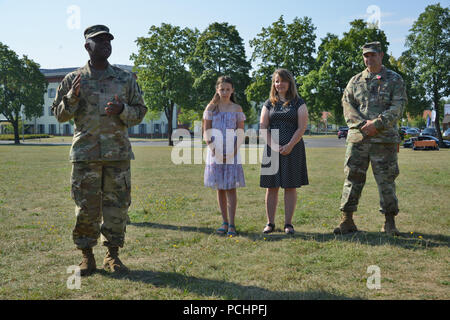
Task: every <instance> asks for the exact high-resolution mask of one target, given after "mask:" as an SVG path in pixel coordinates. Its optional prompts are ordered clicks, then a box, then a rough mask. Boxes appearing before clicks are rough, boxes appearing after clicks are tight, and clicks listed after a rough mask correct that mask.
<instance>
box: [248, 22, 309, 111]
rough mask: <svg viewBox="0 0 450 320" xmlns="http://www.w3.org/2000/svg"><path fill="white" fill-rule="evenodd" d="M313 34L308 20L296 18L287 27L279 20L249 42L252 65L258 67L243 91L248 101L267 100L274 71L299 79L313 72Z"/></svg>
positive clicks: (286, 24) (258, 102) (263, 29)
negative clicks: (287, 72) (251, 51)
mask: <svg viewBox="0 0 450 320" xmlns="http://www.w3.org/2000/svg"><path fill="white" fill-rule="evenodd" d="M315 30H316V28H315V27H314V25H313V24H312V20H311V18H308V17H304V18H297V17H296V18H295V19H294V20H293V21H292V23H286V22H285V21H284V18H283V16H281V17H280V18H279V19H278V20H277V21H275V22H274V23H272V24H271V25H270V26H269V27H267V28H262V30H261V32H260V33H259V34H258V35H257V36H256V38H254V39H253V40H251V41H250V47H252V48H253V53H252V57H251V61H253V62H254V63H256V64H257V67H256V70H255V71H254V72H253V74H252V82H251V84H250V85H249V87H248V88H247V90H246V93H247V96H248V98H249V99H250V100H251V101H255V102H256V103H257V104H260V103H261V102H263V101H265V100H266V99H267V98H268V95H269V91H270V85H271V82H272V74H273V72H274V71H275V69H278V68H285V69H288V70H289V71H291V72H292V73H293V75H294V77H298V76H303V75H306V74H308V73H309V72H310V71H311V70H312V69H313V68H314V65H315V61H314V57H313V54H314V52H315V42H314V41H315V40H316V35H315Z"/></svg>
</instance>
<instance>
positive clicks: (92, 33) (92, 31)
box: [84, 24, 114, 40]
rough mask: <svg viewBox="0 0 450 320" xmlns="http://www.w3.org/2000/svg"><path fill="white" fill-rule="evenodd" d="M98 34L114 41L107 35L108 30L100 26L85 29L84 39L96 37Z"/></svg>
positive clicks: (112, 37)
mask: <svg viewBox="0 0 450 320" xmlns="http://www.w3.org/2000/svg"><path fill="white" fill-rule="evenodd" d="M100 34H107V35H109V36H110V37H111V40H113V39H114V36H113V35H112V34H111V33H109V28H108V27H107V26H104V25H101V24H97V25H95V26H91V27H89V28H86V30H84V38H85V39H86V40H87V39H89V38H93V37H96V36H98V35H100Z"/></svg>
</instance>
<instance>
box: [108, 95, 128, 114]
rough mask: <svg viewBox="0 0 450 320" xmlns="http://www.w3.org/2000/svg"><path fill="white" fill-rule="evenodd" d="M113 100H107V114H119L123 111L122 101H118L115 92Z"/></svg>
mask: <svg viewBox="0 0 450 320" xmlns="http://www.w3.org/2000/svg"><path fill="white" fill-rule="evenodd" d="M114 100H115V101H114V102H108V106H107V107H106V108H105V111H106V114H107V115H108V116H110V115H112V114H120V113H121V112H122V111H123V107H124V106H123V103H122V102H120V101H119V97H118V96H117V94H116V95H115V96H114Z"/></svg>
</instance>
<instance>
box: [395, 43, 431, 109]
mask: <svg viewBox="0 0 450 320" xmlns="http://www.w3.org/2000/svg"><path fill="white" fill-rule="evenodd" d="M390 63H391V65H392V66H395V67H396V68H397V72H398V73H399V74H400V75H401V76H402V77H403V80H404V81H405V86H406V93H407V95H408V102H407V103H406V107H405V110H404V113H405V116H407V115H409V116H410V117H412V118H415V117H422V115H423V111H424V110H425V109H430V108H431V100H430V99H429V98H428V97H427V95H426V92H425V88H424V87H422V86H420V85H419V76H420V75H419V74H416V73H411V72H409V71H408V70H411V69H414V64H415V61H414V59H412V58H411V54H410V52H409V51H405V52H404V53H403V54H402V56H400V58H398V59H395V58H394V57H392V56H391V57H390Z"/></svg>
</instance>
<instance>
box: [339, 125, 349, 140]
mask: <svg viewBox="0 0 450 320" xmlns="http://www.w3.org/2000/svg"><path fill="white" fill-rule="evenodd" d="M347 134H348V127H339V131H338V139H340V138H344V139H346V138H347Z"/></svg>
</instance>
